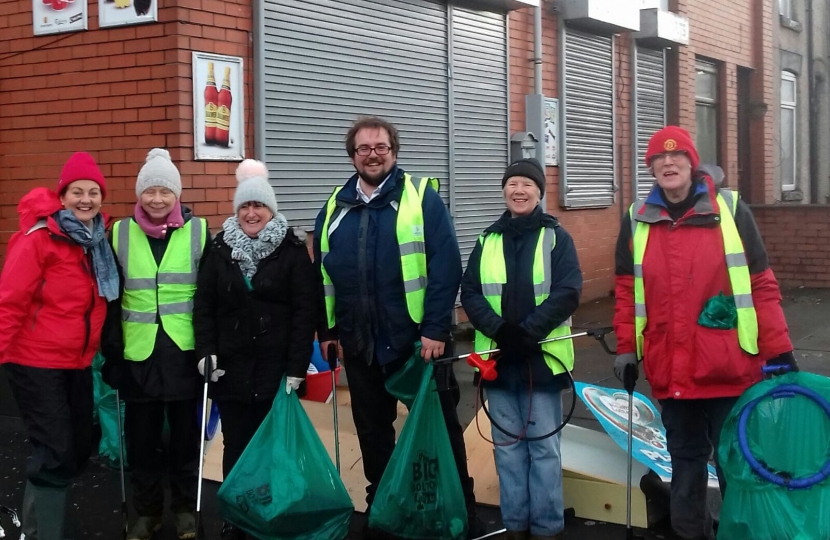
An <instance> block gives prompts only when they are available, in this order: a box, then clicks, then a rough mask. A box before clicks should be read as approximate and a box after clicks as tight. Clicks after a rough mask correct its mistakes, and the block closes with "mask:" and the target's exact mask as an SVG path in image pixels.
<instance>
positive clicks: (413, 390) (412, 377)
mask: <svg viewBox="0 0 830 540" xmlns="http://www.w3.org/2000/svg"><path fill="white" fill-rule="evenodd" d="M426 367H427V362H424V359H423V358H421V342H420V341H418V342H417V343H415V352H414V353H412V356H410V357H409V360H407V362H406V364H404V366H403V367H402V368H401V369H399V370H398V371H396V372H395V373H394V374H393V375H392V376H391V377H389V378H388V379H387V380H386V391H387V392H389V393H390V394H392V395H393V396H395V397H396V398H398V400H400V402H401V403H403V404H404V405H406V408H407V409H412V405H413V403H415V397H416V396H417V395H418V390H420V388H421V381H422V380H423V378H424V377H423V375H424V370H425V369H426Z"/></svg>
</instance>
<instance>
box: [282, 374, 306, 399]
mask: <svg viewBox="0 0 830 540" xmlns="http://www.w3.org/2000/svg"><path fill="white" fill-rule="evenodd" d="M304 380H305V379H303V378H302V377H286V378H285V393H286V394H289V395H290V394H291V391H292V390H296V389H298V388H299V387H300V384H301V383H302V382H303V381H304Z"/></svg>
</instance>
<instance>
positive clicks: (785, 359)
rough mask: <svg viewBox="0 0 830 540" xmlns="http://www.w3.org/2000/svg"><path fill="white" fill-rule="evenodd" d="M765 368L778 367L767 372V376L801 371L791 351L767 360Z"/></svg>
mask: <svg viewBox="0 0 830 540" xmlns="http://www.w3.org/2000/svg"><path fill="white" fill-rule="evenodd" d="M767 366H780V368H779V369H777V370H775V371H768V372H767V374H768V375H784V374H785V373H789V372H793V371H801V370H800V369H799V367H798V362H797V361H796V359H795V355H794V354H793V352H792V351H790V352H786V353H784V354H779V355H778V356H776V357H775V358H770V359H769V360H767Z"/></svg>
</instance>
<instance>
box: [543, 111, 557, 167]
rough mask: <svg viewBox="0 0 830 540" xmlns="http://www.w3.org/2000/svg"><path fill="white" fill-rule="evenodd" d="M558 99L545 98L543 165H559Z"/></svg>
mask: <svg viewBox="0 0 830 540" xmlns="http://www.w3.org/2000/svg"><path fill="white" fill-rule="evenodd" d="M558 141H559V100H558V99H556V98H545V165H546V166H548V167H556V166H558V165H559V144H558Z"/></svg>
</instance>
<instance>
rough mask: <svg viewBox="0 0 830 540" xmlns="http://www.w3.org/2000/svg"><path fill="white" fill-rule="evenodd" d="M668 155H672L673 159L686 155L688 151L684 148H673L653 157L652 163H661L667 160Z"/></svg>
mask: <svg viewBox="0 0 830 540" xmlns="http://www.w3.org/2000/svg"><path fill="white" fill-rule="evenodd" d="M667 157H670V158H671V159H672V161H674V160H676V159H677V158H679V157H686V152H684V151H683V150H673V151H671V152H666V153H663V154H657V155H656V156H654V157H652V158H651V163H652V164H654V163H659V162H661V161H663V160H665V159H666V158H667Z"/></svg>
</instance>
